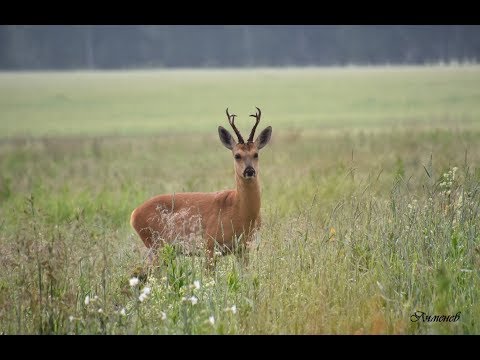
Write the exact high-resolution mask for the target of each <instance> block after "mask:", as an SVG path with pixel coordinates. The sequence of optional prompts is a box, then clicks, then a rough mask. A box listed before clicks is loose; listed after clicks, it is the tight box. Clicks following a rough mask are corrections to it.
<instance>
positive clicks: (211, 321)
mask: <svg viewBox="0 0 480 360" xmlns="http://www.w3.org/2000/svg"><path fill="white" fill-rule="evenodd" d="M208 322H209V323H210V324H212V325H215V318H214V317H213V316H210V317H209V318H208Z"/></svg>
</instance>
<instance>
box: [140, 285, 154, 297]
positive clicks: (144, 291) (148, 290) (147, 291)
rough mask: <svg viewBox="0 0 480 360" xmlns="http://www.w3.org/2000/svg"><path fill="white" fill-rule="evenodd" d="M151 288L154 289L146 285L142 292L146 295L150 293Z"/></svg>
mask: <svg viewBox="0 0 480 360" xmlns="http://www.w3.org/2000/svg"><path fill="white" fill-rule="evenodd" d="M151 290H152V289H151V288H149V287H148V286H146V287H144V288H143V289H142V293H143V294H145V295H150V292H151Z"/></svg>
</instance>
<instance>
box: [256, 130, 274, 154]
mask: <svg viewBox="0 0 480 360" xmlns="http://www.w3.org/2000/svg"><path fill="white" fill-rule="evenodd" d="M271 136H272V127H271V126H269V127H267V128H265V129H263V130H262V132H261V133H260V135H258V137H257V139H256V140H255V145H257V148H258V150H260V149H261V148H263V147H264V146H265V145H267V144H268V142H269V141H270V137H271Z"/></svg>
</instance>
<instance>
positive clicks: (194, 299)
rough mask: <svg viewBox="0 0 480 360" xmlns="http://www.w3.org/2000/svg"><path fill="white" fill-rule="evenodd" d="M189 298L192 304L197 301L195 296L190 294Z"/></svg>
mask: <svg viewBox="0 0 480 360" xmlns="http://www.w3.org/2000/svg"><path fill="white" fill-rule="evenodd" d="M189 300H190V301H191V302H192V305H195V304H196V303H197V302H198V299H197V298H196V297H195V296H192V297H191V298H190V299H189Z"/></svg>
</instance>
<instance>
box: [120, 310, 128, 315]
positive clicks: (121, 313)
mask: <svg viewBox="0 0 480 360" xmlns="http://www.w3.org/2000/svg"><path fill="white" fill-rule="evenodd" d="M120 315H122V316H125V315H127V312H126V311H125V308H122V310H120Z"/></svg>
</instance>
